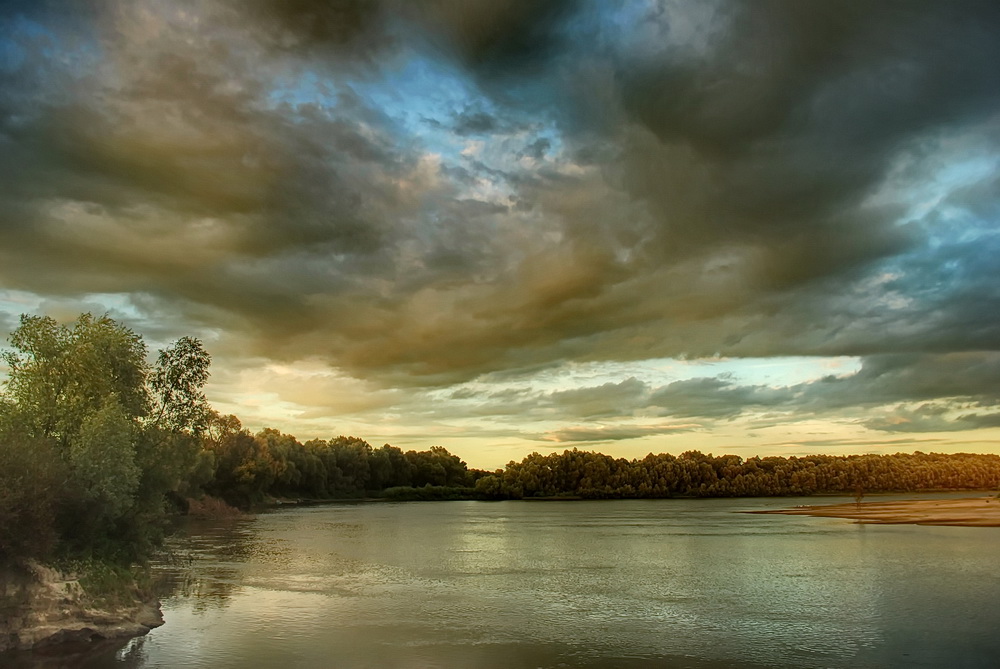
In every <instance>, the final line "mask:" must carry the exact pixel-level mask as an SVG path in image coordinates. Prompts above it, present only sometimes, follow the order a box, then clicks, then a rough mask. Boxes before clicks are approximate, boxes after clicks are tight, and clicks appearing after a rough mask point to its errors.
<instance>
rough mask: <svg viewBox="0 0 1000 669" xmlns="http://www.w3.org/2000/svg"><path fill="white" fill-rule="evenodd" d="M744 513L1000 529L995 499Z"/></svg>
mask: <svg viewBox="0 0 1000 669" xmlns="http://www.w3.org/2000/svg"><path fill="white" fill-rule="evenodd" d="M745 513H777V514H784V515H790V516H816V517H820V518H846V519H852V520H855V521H856V522H859V523H872V524H880V525H890V524H913V525H950V526H961V527H1000V500H998V499H997V498H996V497H995V496H989V497H975V498H965V499H921V500H903V501H892V502H862V503H860V504H857V503H848V504H829V505H822V506H797V507H795V508H792V509H769V510H766V511H746V512H745Z"/></svg>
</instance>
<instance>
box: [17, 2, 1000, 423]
mask: <svg viewBox="0 0 1000 669" xmlns="http://www.w3.org/2000/svg"><path fill="white" fill-rule="evenodd" d="M83 4H84V5H86V6H87V7H90V9H87V10H82V9H80V8H79V6H78V5H77V4H76V3H73V4H71V5H60V6H64V7H72V8H73V9H71V10H70V9H67V11H66V12H63V13H60V12H58V11H53V10H52V9H49V10H46V9H45V7H46V6H45V5H38V6H35V5H31V6H29V5H28V4H20V5H17V4H10V5H5V7H4V10H3V19H2V24H0V25H2V26H3V28H2V29H3V44H4V47H3V48H4V52H3V53H4V60H3V64H2V67H0V84H2V87H0V142H2V151H0V181H2V182H3V183H4V196H3V198H2V200H0V261H2V263H0V281H2V282H3V285H4V286H5V287H18V288H22V289H24V290H29V291H38V292H40V293H46V294H53V295H70V296H73V295H80V294H85V293H90V292H108V293H133V294H137V295H142V296H144V299H146V300H147V301H142V300H139V302H141V303H142V304H146V305H153V306H149V308H150V309H163V310H165V311H166V310H169V309H176V310H179V312H180V313H183V314H189V315H190V316H189V317H190V318H191V319H193V320H195V321H197V322H198V323H199V324H201V325H203V326H205V327H215V328H218V329H219V330H221V331H227V332H229V333H231V336H232V337H233V338H234V339H239V340H241V341H242V342H243V349H242V350H246V351H250V352H252V353H255V354H261V355H268V356H275V357H282V358H291V357H295V356H302V355H318V356H323V357H325V358H326V359H327V360H329V361H330V363H331V364H332V365H334V366H336V367H339V368H341V369H344V370H346V371H347V372H349V373H351V374H355V375H357V376H359V377H365V378H376V379H379V380H381V381H384V382H385V383H396V384H408V383H409V384H428V385H433V384H447V383H452V382H456V381H463V380H468V379H470V378H473V377H475V376H477V375H479V374H483V373H489V372H492V371H496V370H504V369H524V368H531V367H533V366H534V367H541V366H545V365H551V364H556V363H558V362H560V361H563V360H633V359H642V358H650V357H655V356H680V355H688V356H693V357H697V356H702V355H713V354H716V353H721V354H723V355H731V356H756V355H790V354H807V355H839V354H850V355H863V356H869V357H868V358H867V359H866V363H865V368H864V369H863V371H862V373H861V374H859V375H857V377H858V378H856V379H854V380H853V381H851V382H850V383H848V382H846V381H843V382H842V381H831V382H830V384H829V385H828V386H825V385H823V384H813V385H812V386H810V387H809V388H808V389H807V388H798V389H796V390H795V391H794V392H792V391H790V390H785V391H774V390H771V389H767V388H763V387H757V386H752V387H747V386H739V385H737V384H735V383H732V382H730V381H727V380H725V379H696V380H691V381H683V382H677V384H675V385H671V386H665V387H662V388H655V389H653V388H640V387H639V386H637V385H636V384H635V383H629V384H625V385H622V384H619V385H617V386H616V387H614V388H610V387H609V388H604V389H602V390H596V391H593V392H592V393H591V390H590V389H588V390H586V392H583V391H581V392H582V394H581V395H579V396H575V395H572V394H570V395H562V396H553V397H551V398H548V399H547V400H546V406H550V407H552V408H553V410H557V409H558V407H563V409H564V410H567V411H568V410H569V407H574V409H573V410H575V411H578V412H579V415H582V416H586V417H588V418H597V417H601V416H610V415H613V414H614V413H615V412H619V411H620V412H628V411H629V407H633V410H634V411H638V410H640V409H643V408H646V409H650V408H651V409H650V410H657V411H660V412H665V413H664V415H676V416H684V417H695V416H698V417H704V418H714V419H725V418H727V417H731V416H734V415H738V414H739V413H741V412H744V411H748V410H750V409H751V408H753V409H754V410H762V411H763V410H771V409H780V408H782V407H791V406H796V407H804V408H810V407H812V408H814V410H816V411H825V410H832V407H840V408H846V407H847V406H848V405H847V401H848V399H849V398H850V396H851V393H852V392H856V393H861V392H862V391H863V392H867V393H871V397H873V398H878V399H877V401H878V402H880V403H890V402H904V401H918V400H926V401H930V400H935V399H937V398H940V397H945V395H935V392H939V391H934V390H932V389H929V390H928V391H927V393H926V394H924V395H920V394H919V393H916V391H914V390H912V389H911V391H909V392H908V393H907V392H904V389H903V385H904V384H903V382H902V381H899V382H896V381H895V380H894V379H896V378H897V376H898V377H899V378H902V374H903V373H902V372H894V371H883V372H882V373H881V374H879V375H875V373H874V370H875V369H876V367H877V365H879V364H881V362H880V361H881V360H882V358H880V357H879V355H880V354H884V353H887V352H892V351H905V352H909V353H912V354H915V355H916V356H917V357H915V358H913V359H912V360H911V361H910V362H909V363H908V364H907V365H906V367H905V368H906V369H908V370H914V369H924V370H925V373H926V374H927V375H928V377H927V379H928V380H927V383H928V384H930V385H929V386H928V387H929V388H932V387H933V383H934V382H936V381H932V380H931V379H932V377H933V378H934V379H937V380H939V381H940V382H941V383H942V384H943V385H942V388H945V389H953V390H954V391H955V392H952V391H951V390H949V393H950V395H948V396H951V395H955V396H958V395H963V396H965V395H968V396H970V397H973V398H978V397H980V396H981V395H982V396H985V394H984V393H986V391H984V390H979V388H980V385H979V383H980V382H979V381H977V379H979V378H980V376H979V375H978V374H980V373H977V372H976V371H975V370H973V369H971V368H970V369H969V370H968V374H967V376H966V378H964V379H961V380H958V381H955V383H954V384H952V383H951V382H950V381H949V380H948V379H947V378H945V377H944V376H943V374H942V370H941V369H940V368H939V367H938V365H937V362H936V361H938V360H943V359H945V358H939V357H935V356H940V355H947V354H949V353H950V352H952V351H967V352H970V353H976V352H977V351H983V350H995V348H996V343H995V342H996V341H998V339H997V336H998V335H1000V327H998V317H997V314H998V313H1000V295H998V292H997V288H996V281H995V279H994V277H995V276H996V275H997V272H998V270H1000V268H998V267H997V261H996V258H998V257H1000V242H998V240H997V237H996V236H995V235H993V236H990V235H991V233H990V230H991V227H995V226H994V225H993V224H994V223H995V219H996V216H997V215H998V212H997V207H996V202H997V189H996V183H997V182H996V179H995V177H993V176H991V177H988V178H983V179H980V180H979V181H978V182H975V179H974V178H973V177H969V178H968V179H966V181H969V180H972V181H973V183H968V184H965V185H963V186H961V188H960V189H958V187H956V192H954V193H952V194H951V195H950V197H945V198H944V199H942V201H941V205H940V206H939V207H937V208H935V210H934V211H932V212H930V213H926V212H925V213H923V214H921V215H920V216H918V217H916V218H917V219H919V220H911V221H908V220H907V218H908V214H907V213H906V212H907V211H908V210H909V208H910V207H911V206H912V205H913V201H914V200H915V199H916V198H917V194H916V193H917V192H918V189H919V188H921V187H922V186H924V185H926V184H929V183H933V182H934V181H935V179H936V175H937V174H938V173H939V172H941V170H942V167H943V166H945V165H947V164H949V162H950V161H952V160H953V159H960V158H963V157H966V156H967V155H971V154H970V151H972V150H973V149H971V148H969V147H974V148H975V150H976V151H979V152H981V153H985V154H986V155H992V154H993V153H995V149H996V140H997V134H996V132H995V125H991V123H995V122H996V120H997V119H996V114H997V111H996V110H997V109H998V108H1000V80H998V75H997V73H996V68H995V66H994V63H996V62H1000V39H998V38H997V35H998V34H1000V6H997V5H996V3H989V2H972V1H968V2H956V3H940V2H938V3H925V2H902V3H901V2H879V3H867V2H839V1H836V2H823V3H801V2H794V1H787V2H776V1H768V2H718V3H697V6H694V5H689V4H686V3H663V4H662V5H661V6H660V10H661V11H658V12H652V13H650V15H649V16H647V17H644V18H643V19H642V20H633V19H634V17H633V19H629V20H625V19H621V20H620V21H618V22H617V23H616V22H615V21H609V20H607V18H608V14H609V13H614V12H618V13H621V14H625V13H628V12H634V11H636V7H637V6H631V7H630V6H626V5H613V6H612V5H610V4H608V5H605V4H603V3H575V2H533V1H531V0H505V1H491V2H487V1H486V0H477V1H475V2H468V1H460V0H434V1H432V2H427V3H419V4H417V3H401V2H392V1H389V0H387V1H386V2H362V1H360V0H354V1H348V0H342V1H339V2H318V1H313V0H295V1H294V2H290V3H289V2H278V1H277V0H273V1H272V0H252V1H251V2H248V3H237V2H230V1H228V0H217V1H211V0H204V1H201V2H192V3H190V4H185V5H183V6H176V5H171V4H169V3H145V2H135V3H132V2H119V3H113V2H109V3H106V4H97V5H91V4H90V3H83ZM55 6H56V5H48V7H50V8H51V7H55ZM618 18H621V17H618ZM616 21H617V19H616ZM629 21H632V22H631V23H630V22H629ZM52 54H55V56H56V57H53V55H52ZM408 59H417V60H420V62H421V63H423V65H422V67H423V68H424V69H425V70H431V71H435V70H434V67H439V68H441V71H442V72H443V74H442V73H438V75H435V76H440V77H441V78H442V81H443V80H445V79H447V81H448V83H447V85H445V84H442V88H441V91H438V90H437V89H435V90H434V91H429V92H428V93H427V95H426V96H425V97H421V98H420V99H406V98H405V95H404V92H401V89H402V88H404V87H401V86H400V85H399V77H403V76H409V71H406V70H405V68H404V66H405V64H406V63H408V62H410V61H408ZM428 63H429V64H428ZM417 69H419V68H417ZM401 72H406V74H401ZM393 77H396V79H393ZM387 82H391V83H387ZM456 82H457V83H456ZM380 85H381V86H382V88H381V89H378V86H380ZM375 89H378V90H377V91H376V92H373V90H375ZM397 89H400V90H397ZM459 89H461V91H462V92H460V93H455V92H454V91H455V90H459ZM442 91H443V93H442V95H444V94H445V93H447V94H448V95H452V96H454V100H456V101H454V102H449V103H447V105H448V106H434V105H433V104H432V103H436V102H438V100H437V98H436V97H435V96H437V95H438V94H439V93H441V92H442ZM394 96H396V97H394ZM432 98H433V99H432ZM447 99H448V100H452V99H453V98H447ZM387 100H388V102H387ZM443 104H444V103H442V105H443ZM393 105H395V106H394V107H393ZM407 114H409V115H411V116H413V117H414V118H417V119H421V118H424V119H426V122H425V123H423V124H422V125H421V126H420V127H421V130H419V131H414V130H413V126H408V125H407V121H406V117H407ZM424 131H432V132H431V135H430V136H426V137H425V136H423V135H421V134H415V133H420V132H424ZM434 133H437V134H434ZM455 147H458V148H455ZM449 151H452V152H453V153H454V155H451V154H449V153H448V152H449ZM460 151H461V153H459V152H460ZM884 192H890V193H897V194H899V193H903V194H905V197H904V196H901V197H897V198H895V199H894V198H893V197H888V196H884ZM880 193H881V194H882V195H883V196H882V197H880ZM944 207H947V208H948V213H947V215H945V213H942V212H943V208H944ZM956 212H958V213H956ZM956 217H958V218H957V219H956ZM956 220H958V221H959V222H958V223H955V221H956ZM948 226H952V227H955V226H957V228H956V229H954V230H953V231H952V232H950V233H949V232H948ZM970 231H972V232H970ZM973 232H974V234H973ZM39 267H44V268H45V271H39ZM931 354H934V355H931ZM977 354H979V353H977ZM981 355H987V354H981ZM910 373H915V372H912V371H911V372H910ZM990 378H992V377H990ZM637 383H638V382H637ZM850 384H854V385H850ZM969 384H972V385H973V386H974V389H973V390H967V391H966V392H965V393H959V392H957V391H959V390H962V389H963V388H968V387H969ZM953 386H954V388H953ZM915 387H917V388H918V387H920V386H915ZM845 389H846V390H845ZM940 392H943V391H940ZM588 393H591V394H592V396H587V394H588ZM796 393H797V394H796ZM857 397H862V398H863V397H865V396H864V395H857ZM893 398H895V399H893ZM872 401H873V402H874V401H876V400H874V399H873V400H872ZM970 401H979V400H977V399H974V400H970ZM810 403H811V404H810ZM838 403H839V404H838ZM879 406H881V404H879ZM824 407H825V408H824ZM970 415H971V414H970ZM948 416H949V417H950V416H952V414H948ZM977 420H978V419H977Z"/></svg>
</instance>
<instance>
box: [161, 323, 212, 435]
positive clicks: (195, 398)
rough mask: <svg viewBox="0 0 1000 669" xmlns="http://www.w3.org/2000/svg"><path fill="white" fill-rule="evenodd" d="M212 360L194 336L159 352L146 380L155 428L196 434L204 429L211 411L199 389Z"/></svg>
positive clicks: (206, 379)
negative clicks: (149, 391) (150, 396)
mask: <svg viewBox="0 0 1000 669" xmlns="http://www.w3.org/2000/svg"><path fill="white" fill-rule="evenodd" d="M211 364H212V358H211V356H210V355H209V354H208V352H207V351H205V349H204V347H203V346H202V344H201V342H200V341H199V340H197V339H195V338H194V337H181V338H180V339H178V340H177V341H176V342H174V344H173V346H170V347H168V348H165V349H163V350H162V351H160V353H159V356H158V357H157V360H156V366H155V367H154V368H153V373H152V375H151V376H150V379H149V387H150V390H151V391H152V395H153V402H154V410H153V411H152V412H151V416H152V422H153V425H155V426H156V427H158V428H163V429H166V430H171V431H175V432H190V433H192V434H200V433H201V432H203V431H204V430H205V429H206V428H207V427H208V422H209V420H210V417H211V409H210V408H209V406H208V400H207V399H206V398H205V393H204V392H202V388H203V387H204V386H205V383H206V382H207V381H208V377H209V371H208V368H209V366H210V365H211Z"/></svg>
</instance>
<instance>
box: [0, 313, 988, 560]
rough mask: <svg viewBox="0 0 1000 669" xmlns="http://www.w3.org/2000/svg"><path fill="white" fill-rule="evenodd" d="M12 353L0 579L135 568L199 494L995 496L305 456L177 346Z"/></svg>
mask: <svg viewBox="0 0 1000 669" xmlns="http://www.w3.org/2000/svg"><path fill="white" fill-rule="evenodd" d="M9 344H10V346H9V348H8V349H6V350H5V351H4V352H3V353H2V359H3V361H4V363H5V364H6V367H7V380H6V381H5V382H4V383H3V386H2V388H0V562H4V561H12V560H18V559H22V558H40V559H47V558H52V557H61V556H62V557H71V558H98V559H102V560H111V561H117V562H130V561H136V560H141V559H142V558H143V557H145V556H146V555H148V554H149V552H150V550H151V549H152V548H153V547H155V546H156V545H157V543H158V541H159V540H160V539H161V538H162V535H163V532H164V530H165V528H166V525H167V520H168V518H169V516H170V515H171V514H176V513H178V512H184V511H185V510H186V507H187V505H188V503H189V500H192V499H200V498H202V497H203V496H205V495H210V496H212V497H215V498H219V499H222V500H225V501H226V502H228V503H229V504H231V505H235V506H239V507H244V508H246V507H250V506H253V505H255V504H258V503H261V502H263V501H265V500H267V499H268V498H294V499H302V498H307V499H317V500H318V499H336V498H362V497H372V496H379V497H384V498H386V499H391V500H444V499H470V498H475V499H530V498H544V497H580V498H587V499H611V498H662V497H674V496H698V497H719V496H725V497H731V496H759V495H809V494H813V493H823V492H827V493H854V494H857V493H858V491H864V492H877V491H915V490H936V489H987V488H995V487H997V486H998V485H1000V457H998V456H995V455H970V454H958V455H937V454H923V453H914V454H912V455H906V454H897V455H884V456H879V455H863V456H849V457H847V456H810V457H804V458H794V457H792V458H781V457H769V458H750V459H747V460H743V459H742V458H740V457H737V456H734V455H723V456H719V457H713V456H711V455H704V454H702V453H699V452H697V451H690V452H687V453H683V454H681V455H680V456H677V457H674V456H672V455H666V454H661V455H652V454H650V455H648V456H647V457H645V458H643V459H641V460H626V459H622V458H612V457H610V456H607V455H602V454H600V453H592V452H584V451H578V450H576V449H574V450H568V451H565V452H563V453H554V454H550V455H539V454H538V453H533V454H531V455H529V456H528V457H526V458H524V459H523V460H522V461H521V462H511V463H509V464H508V465H507V466H506V467H505V468H504V469H499V470H497V471H495V472H492V473H491V472H485V471H481V470H475V469H469V468H468V467H467V466H466V463H465V462H463V461H462V460H461V459H460V458H458V457H457V456H455V455H452V454H451V453H449V452H448V451H447V450H446V449H444V448H442V447H437V446H436V447H433V448H431V449H430V450H426V451H413V450H411V451H406V452H403V451H402V450H400V449H399V448H396V447H394V446H390V445H388V444H386V445H384V446H381V447H380V448H373V447H372V446H371V445H370V444H368V443H367V442H365V441H364V440H362V439H359V438H356V437H344V436H340V437H336V438H333V439H330V440H325V439H313V440H310V441H306V442H305V443H302V442H299V441H298V440H297V439H296V438H295V437H293V436H291V435H287V434H282V433H281V432H279V431H278V430H274V429H265V430H262V431H260V432H258V433H256V434H251V433H250V432H249V431H248V430H246V429H245V428H244V427H243V426H242V425H241V423H240V421H239V419H238V418H237V417H236V416H232V415H225V416H224V415H220V414H219V413H218V412H216V411H215V410H213V409H212V408H211V407H210V406H209V404H208V402H207V400H206V398H205V395H204V393H203V391H202V389H203V387H204V385H205V383H206V382H207V380H208V378H209V367H210V364H211V357H210V356H209V354H208V353H207V352H206V351H205V349H204V347H203V346H202V344H201V342H200V341H198V340H197V339H194V338H192V337H182V338H180V339H178V340H177V341H176V342H174V343H173V344H172V345H171V346H169V347H167V348H166V349H164V350H162V351H159V353H158V356H157V358H156V361H155V363H150V362H149V361H148V360H147V353H148V351H147V348H146V345H145V343H144V342H143V340H142V338H141V337H140V336H139V335H137V334H135V333H134V332H132V331H131V330H130V329H128V328H127V327H125V326H123V325H122V324H120V323H118V322H116V321H115V320H113V319H111V318H109V317H107V316H102V317H95V316H92V315H91V314H84V315H82V316H80V317H79V318H78V319H77V320H76V321H75V322H74V323H73V324H71V325H59V324H58V323H56V321H54V320H53V319H51V318H47V317H38V316H22V317H21V321H20V325H19V327H18V328H17V329H16V330H14V332H13V333H11V335H10V338H9Z"/></svg>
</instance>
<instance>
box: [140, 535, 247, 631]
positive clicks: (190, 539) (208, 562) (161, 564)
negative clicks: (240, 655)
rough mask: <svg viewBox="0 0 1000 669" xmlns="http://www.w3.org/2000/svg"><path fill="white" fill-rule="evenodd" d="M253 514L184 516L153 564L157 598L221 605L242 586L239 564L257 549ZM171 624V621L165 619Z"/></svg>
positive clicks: (206, 607)
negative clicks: (187, 517) (188, 517)
mask: <svg viewBox="0 0 1000 669" xmlns="http://www.w3.org/2000/svg"><path fill="white" fill-rule="evenodd" d="M252 522H253V519H252V518H220V519H212V520H194V519H191V520H187V521H186V522H185V523H184V524H183V526H182V527H181V528H179V531H178V532H177V533H176V534H174V535H173V536H172V537H170V538H169V539H168V540H167V542H166V544H165V546H164V550H163V551H161V553H160V554H159V555H158V556H157V559H156V560H154V562H153V565H152V566H153V573H154V575H155V579H156V593H157V596H158V597H159V598H160V599H161V600H164V599H168V598H181V599H190V600H191V606H192V608H193V609H194V610H195V611H197V612H201V611H206V610H209V609H212V608H223V607H225V606H226V605H227V604H228V602H229V599H230V598H231V597H232V596H233V594H235V593H236V592H237V591H238V590H239V589H240V588H241V587H242V586H241V578H240V573H241V571H242V568H241V565H242V564H244V563H246V562H247V561H248V560H250V559H253V558H254V557H255V555H256V554H258V553H259V551H260V549H259V547H258V544H259V543H260V542H259V539H258V537H257V536H256V535H255V534H254V533H253V532H251V531H250V527H249V526H250V524H251V523H252ZM167 624H169V620H168V621H167Z"/></svg>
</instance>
